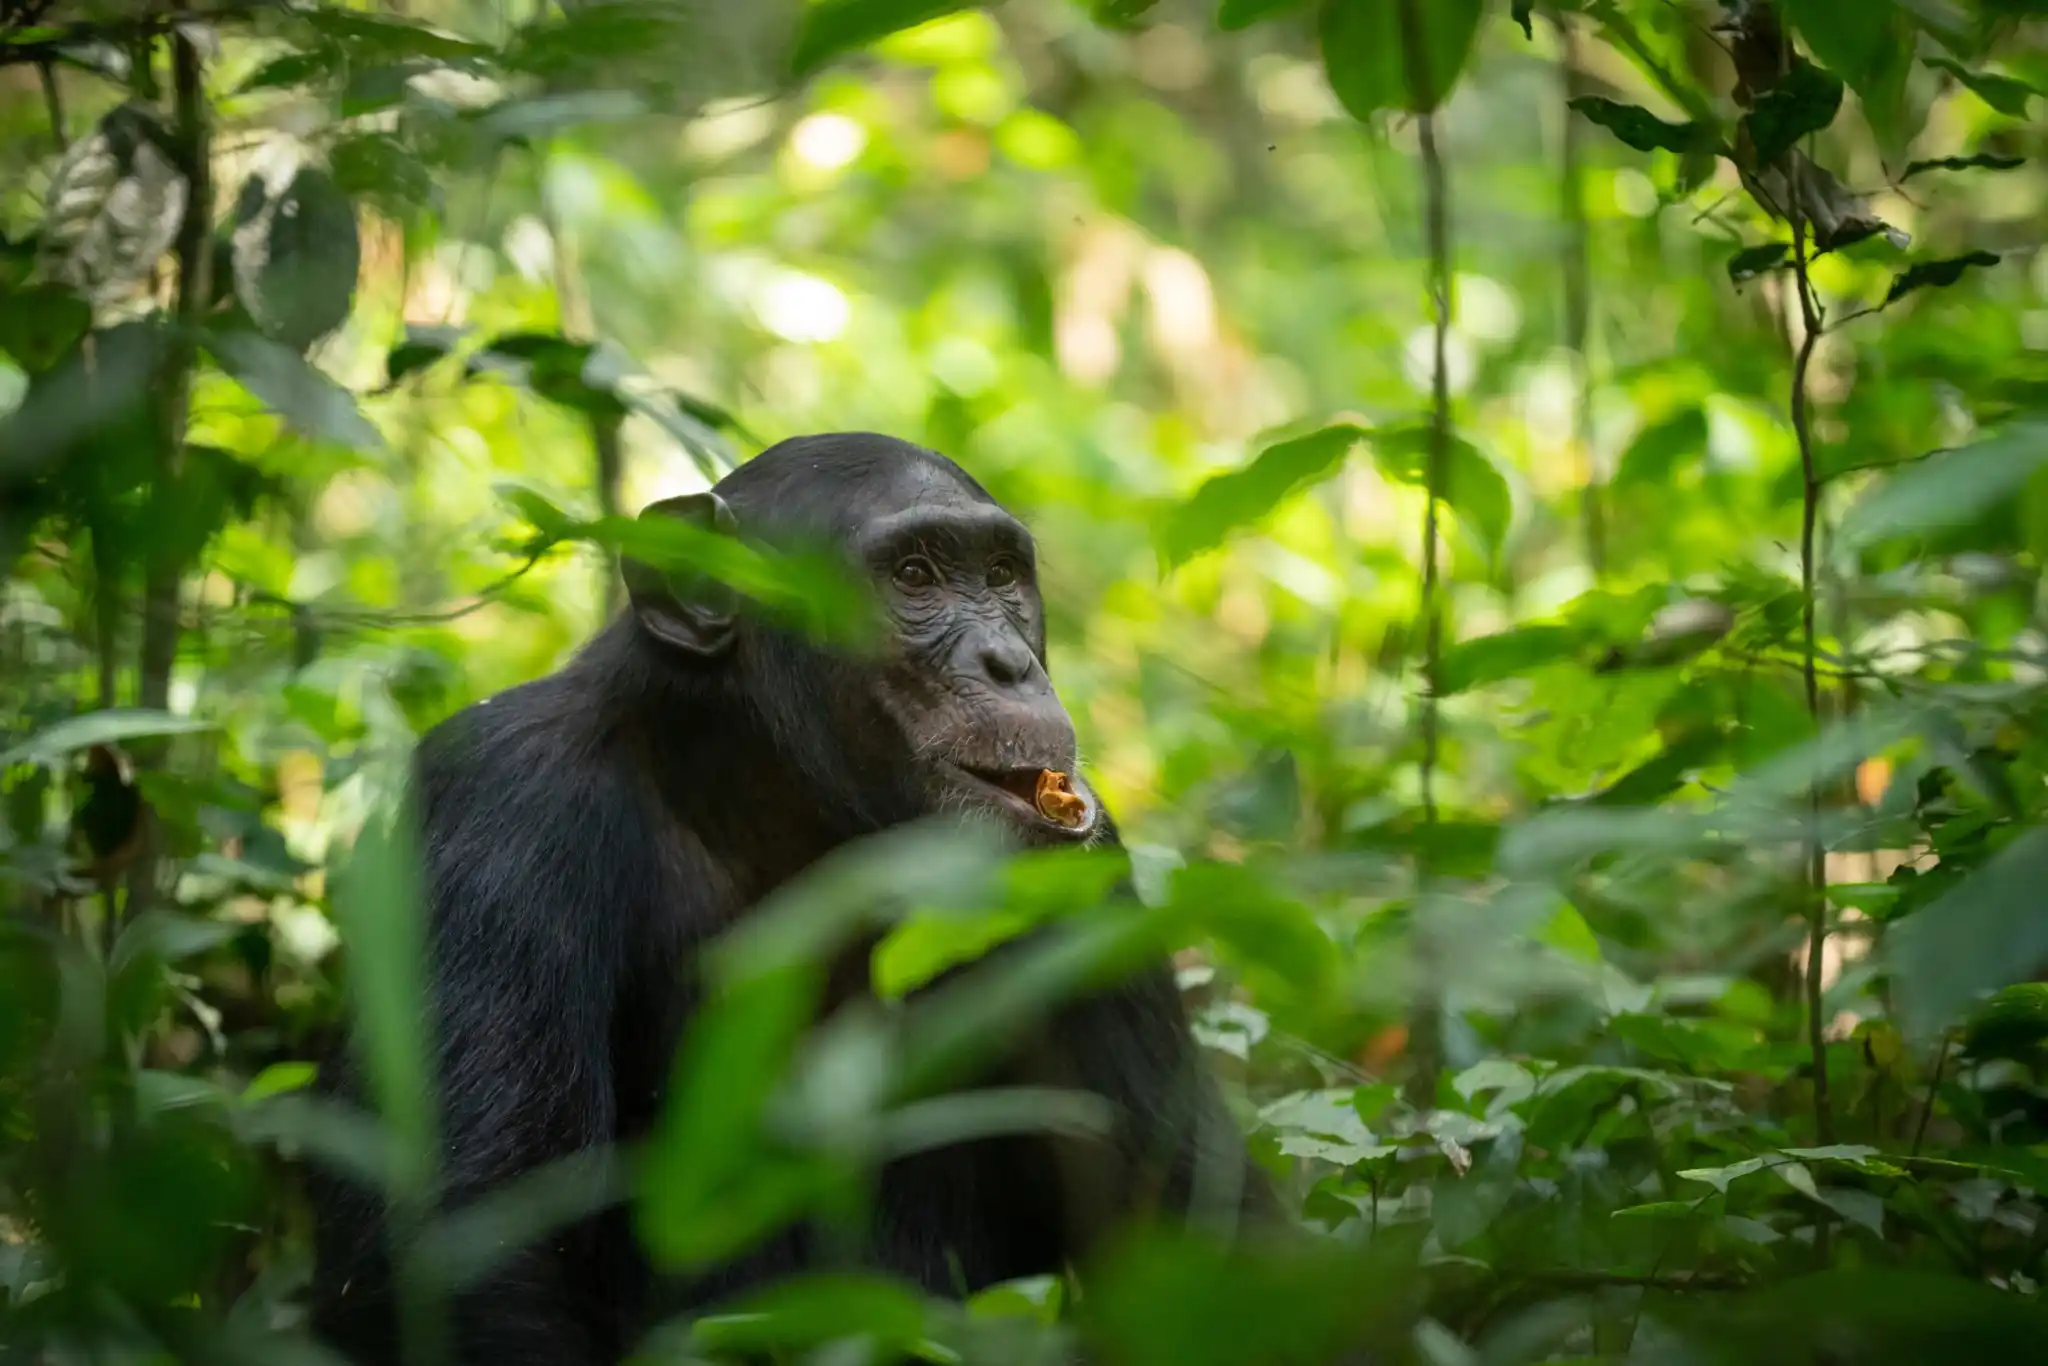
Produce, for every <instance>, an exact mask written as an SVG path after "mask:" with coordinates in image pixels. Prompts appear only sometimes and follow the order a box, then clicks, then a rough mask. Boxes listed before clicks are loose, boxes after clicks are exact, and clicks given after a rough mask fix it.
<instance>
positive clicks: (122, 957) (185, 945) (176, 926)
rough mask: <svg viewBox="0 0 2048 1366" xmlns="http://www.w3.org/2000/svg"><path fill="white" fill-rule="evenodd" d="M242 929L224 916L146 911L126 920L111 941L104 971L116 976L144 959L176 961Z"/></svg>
mask: <svg viewBox="0 0 2048 1366" xmlns="http://www.w3.org/2000/svg"><path fill="white" fill-rule="evenodd" d="M241 932H242V927H241V926H240V925H237V924H234V923H233V922H231V921H224V920H201V919H199V918H198V917H196V916H189V915H176V914H173V913H172V912H169V911H149V912H146V913H144V914H142V915H139V916H137V917H136V918H135V919H134V920H131V921H129V922H128V924H127V925H126V926H124V927H123V928H122V930H121V935H120V938H118V939H116V940H115V941H114V951H113V953H112V954H110V955H109V956H108V959H107V972H108V975H109V976H110V977H113V978H116V979H118V978H119V977H121V976H122V974H124V973H126V972H128V971H130V970H131V969H133V968H134V967H135V966H136V965H137V964H138V963H141V962H142V961H144V960H145V959H147V960H150V961H153V962H157V963H165V964H169V963H177V962H181V961H183V960H184V959H187V958H190V957H193V956H194V955H195V954H201V953H205V952H206V951H207V950H208V949H211V948H214V947H217V946H218V945H221V944H225V943H226V942H227V941H228V940H230V939H232V938H234V937H235V936H236V935H238V934H240V933H241Z"/></svg>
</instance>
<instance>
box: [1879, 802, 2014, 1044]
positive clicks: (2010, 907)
mask: <svg viewBox="0 0 2048 1366" xmlns="http://www.w3.org/2000/svg"><path fill="white" fill-rule="evenodd" d="M2043 885H2048V829H2043V828H2040V827H2036V828H2034V829H2031V830H2027V831H2025V832H2024V833H2022V834H2021V835H2020V836H2019V837H2018V838H2016V839H2015V840H2013V841H2012V843H2010V844H2008V845H2006V846H2005V847H2004V848H2003V849H2001V850H1999V851H1998V853H1997V854H1995V855H1994V856H1993V857H1992V859H1991V861H1990V862H1988V863H1986V864H1985V865H1984V866H1983V867H1982V868H1980V869H1978V870H1977V871H1976V872H1974V873H1972V874H1970V875H1969V876H1968V877H1967V878H1965V879H1964V880H1963V882H1962V883H1961V884H1960V885H1958V886H1956V887H1955V888H1954V889H1953V890H1951V891H1950V892H1948V893H1947V894H1946V895H1944V896H1942V897H1941V898H1940V899H1938V900H1937V901H1935V902H1934V904H1933V905H1931V906H1928V907H1927V908H1926V909H1924V910H1922V911H1920V912H1918V913H1916V914H1914V915H1911V916H1909V917H1907V918H1906V919H1904V920H1900V921H1898V922H1896V923H1895V925H1894V927H1893V928H1892V930H1891V931H1890V933H1889V934H1888V936H1887V937H1886V939H1885V947H1886V958H1887V959H1888V961H1889V962H1890V965H1891V970H1892V973H1893V975H1894V980H1895V981H1896V982H1897V983H1898V988H1899V1001H1900V1006H1901V1011H1900V1014H1901V1017H1902V1020H1903V1022H1904V1023H1905V1024H1906V1026H1907V1030H1908V1032H1909V1033H1912V1034H1914V1035H1916V1036H1918V1037H1920V1038H1928V1037H1931V1036H1932V1035H1933V1034H1934V1033H1935V1032H1936V1031H1937V1030H1940V1029H1942V1028H1944V1027H1946V1026H1947V1025H1948V1024H1949V1023H1950V1022H1951V1021H1953V1020H1954V1019H1955V1018H1956V1016H1958V1015H1959V1014H1961V1013H1962V1012H1963V1011H1964V1010H1965V1009H1967V1008H1968V1007H1969V1006H1970V1004H1971V1002H1972V1001H1973V1000H1974V999H1975V998H1976V997H1977V995H1978V994H1979V993H1980V992H1986V991H1992V990H1996V989H1997V988H2000V987H2004V986H2009V985H2010V984H2012V983H2013V982H2014V981H2017V980H2020V979H2022V978H2024V977H2026V976H2027V975H2028V974H2030V973H2031V972H2033V970H2034V969H2035V968H2036V967H2038V966H2039V965H2040V964H2041V963H2043V962H2048V916H2044V915H2042V914H2041V909H2040V889H2041V888H2042V886H2043Z"/></svg>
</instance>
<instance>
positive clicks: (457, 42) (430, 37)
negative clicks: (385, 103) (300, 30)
mask: <svg viewBox="0 0 2048 1366" xmlns="http://www.w3.org/2000/svg"><path fill="white" fill-rule="evenodd" d="M304 21H305V22H306V23H307V24H308V25H310V26H311V27H312V28H313V29H314V30H315V31H316V32H318V33H319V34H320V35H321V36H322V37H323V38H326V39H327V40H329V41H330V42H332V43H334V44H335V45H336V46H338V47H340V48H341V49H342V50H343V51H344V52H346V53H347V54H348V56H349V58H350V60H351V61H352V62H353V63H355V64H364V63H369V62H398V61H404V60H406V59H408V58H419V59H426V60H430V61H434V62H442V63H446V64H448V65H450V66H456V67H463V68H474V67H477V66H480V65H482V64H484V63H487V62H489V61H490V59H491V57H492V56H493V53H492V51H491V49H490V48H488V47H485V46H484V45H483V44H481V43H472V42H469V41H468V40H466V39H463V38H457V37H454V36H453V35H451V34H447V33H444V32H442V31H440V30H439V29H433V28H429V27H427V26H426V25H425V24H420V23H414V22H412V21H411V20H407V19H397V18H389V17H386V16H384V15H378V14H366V13H364V12H363V11H361V10H341V9H316V10H308V11H307V12H306V14H305V17H304Z"/></svg>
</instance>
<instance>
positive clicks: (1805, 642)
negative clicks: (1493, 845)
mask: <svg viewBox="0 0 2048 1366" xmlns="http://www.w3.org/2000/svg"><path fill="white" fill-rule="evenodd" d="M1793 175H1794V177H1795V178H1796V177H1797V175H1798V167H1797V164H1796V163H1794V168H1793ZM1791 197H1792V201H1793V204H1794V209H1793V216H1792V270H1793V285H1794V287H1795V289H1796V291H1797V293H1798V295H1799V316H1800V327H1801V333H1802V335H1801V336H1800V339H1799V351H1798V354H1797V356H1796V357H1795V358H1794V360H1793V363H1792V430H1793V433H1794V435H1795V436H1796V437H1797V438H1798V442H1799V470H1800V480H1801V485H1802V495H1803V496H1802V498H1801V506H1800V523H1799V591H1800V628H1801V642H1800V643H1801V650H1800V665H1801V668H1800V676H1801V679H1802V681H1803V682H1804V684H1805V687H1806V711H1807V715H1808V716H1809V717H1810V718H1811V719H1812V721H1813V724H1814V726H1815V727H1816V728H1818V727H1819V726H1820V723H1821V707H1820V671H1819V666H1818V659H1819V650H1818V639H1817V633H1816V630H1815V617H1816V615H1817V603H1816V598H1817V597H1818V593H1817V591H1816V580H1817V577H1818V566H1817V564H1816V563H1815V559H1816V557H1815V554H1814V538H1815V532H1816V529H1817V528H1818V525H1819V522H1820V495H1821V483H1822V481H1821V477H1820V471H1819V468H1818V465H1817V463H1816V461H1815V459H1814V447H1813V413H1812V402H1811V398H1810V396H1809V394H1808V390H1807V378H1808V373H1809V371H1810V370H1811V368H1812V365H1813V353H1814V349H1815V348H1816V347H1817V346H1819V344H1820V339H1821V335H1822V333H1823V331H1824V330H1825V326H1824V321H1823V319H1822V317H1821V310H1820V304H1819V303H1818V301H1816V300H1815V298H1814V297H1813V284H1812V281H1811V280H1810V279H1809V278H1808V273H1807V264H1808V263H1807V223H1806V220H1805V217H1804V215H1803V214H1802V213H1801V212H1800V210H1799V208H1798V207H1797V206H1798V205H1799V204H1800V202H1801V201H1800V197H1799V189H1798V187H1797V186H1796V185H1795V186H1794V188H1793V193H1792V196H1791ZM1806 798H1807V822H1808V823H1807V830H1806V881H1807V887H1806V892H1807V898H1806V900H1807V905H1806V916H1807V936H1806V1043H1807V1048H1808V1049H1809V1050H1810V1051H1811V1053H1812V1055H1813V1125H1814V1133H1815V1134H1816V1135H1817V1136H1818V1138H1819V1140H1820V1142H1821V1144H1822V1145H1823V1146H1825V1145H1826V1144H1829V1143H1832V1142H1834V1141H1835V1140H1834V1129H1835V1124H1834V1115H1833V1113H1832V1107H1831V1106H1830V1104H1829V1098H1828V1073H1827V1039H1826V1037H1825V1034H1824V1026H1825V1021H1823V1020H1822V1018H1821V1008H1822V1000H1821V960H1822V951H1823V950H1824V949H1825V948H1826V947H1827V935H1828V910H1827V852H1826V850H1825V849H1824V848H1823V847H1822V845H1821V838H1820V818H1821V794H1820V784H1819V783H1817V782H1816V783H1813V784H1810V785H1809V786H1808V788H1807V794H1806Z"/></svg>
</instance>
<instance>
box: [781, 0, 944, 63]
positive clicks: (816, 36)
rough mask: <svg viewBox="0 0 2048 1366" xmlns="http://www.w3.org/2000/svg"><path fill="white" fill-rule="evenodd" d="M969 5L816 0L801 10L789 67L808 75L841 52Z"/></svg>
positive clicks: (941, 0)
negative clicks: (802, 14) (799, 23)
mask: <svg viewBox="0 0 2048 1366" xmlns="http://www.w3.org/2000/svg"><path fill="white" fill-rule="evenodd" d="M971 8H973V6H971V5H967V4H962V3H960V0H820V2H819V3H817V4H814V5H812V6H811V7H810V8H809V9H808V10H806V11H805V12H804V17H803V20H802V25H801V27H800V28H799V29H798V30H797V36H796V43H795V46H794V48H793V49H792V51H791V55H790V70H791V72H792V74H794V75H797V76H808V75H810V74H811V73H813V72H815V71H817V70H818V69H819V68H821V67H823V66H824V65H825V64H826V63H828V62H830V61H831V60H832V59H833V58H835V57H838V56H840V55H841V54H843V53H847V52H851V51H853V50H854V49H855V48H862V47H866V46H867V45H868V44H870V43H874V42H878V41H880V40H881V39H883V38H886V37H888V36H889V35H890V34H892V33H900V32H902V31H903V30H904V29H908V28H916V27H917V26H918V25H919V24H923V23H927V22H929V21H931V20H933V19H938V18H941V17H943V16H945V15H948V14H957V13H959V12H960V11H961V10H964V9H971Z"/></svg>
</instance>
